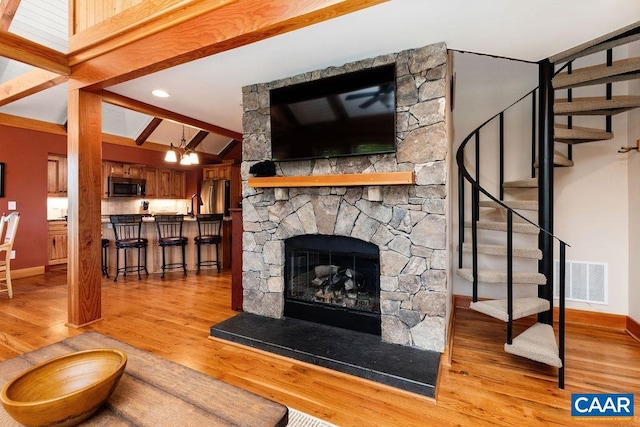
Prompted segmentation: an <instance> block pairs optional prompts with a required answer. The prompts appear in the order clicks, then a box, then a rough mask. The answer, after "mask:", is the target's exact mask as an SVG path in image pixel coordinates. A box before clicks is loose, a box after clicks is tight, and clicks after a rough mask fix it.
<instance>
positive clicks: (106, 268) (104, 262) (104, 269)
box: [102, 239, 109, 279]
mask: <svg viewBox="0 0 640 427" xmlns="http://www.w3.org/2000/svg"><path fill="white" fill-rule="evenodd" d="M108 247H109V239H102V275H103V276H105V277H106V278H107V279H108V278H109V262H108V259H107V248H108Z"/></svg>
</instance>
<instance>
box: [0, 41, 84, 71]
mask: <svg viewBox="0 0 640 427" xmlns="http://www.w3.org/2000/svg"><path fill="white" fill-rule="evenodd" d="M0 56H4V57H5V58H8V59H13V60H15V61H19V62H23V63H25V64H28V65H32V66H34V67H37V68H42V69H43V70H47V71H51V72H53V73H57V74H62V75H65V76H68V75H69V74H71V68H70V67H69V60H68V59H67V56H66V55H65V54H64V53H61V52H58V51H57V50H54V49H51V48H48V47H46V46H42V45H40V44H38V43H34V42H32V41H31V40H28V39H25V38H24V37H20V36H17V35H15V34H12V33H9V32H6V31H0Z"/></svg>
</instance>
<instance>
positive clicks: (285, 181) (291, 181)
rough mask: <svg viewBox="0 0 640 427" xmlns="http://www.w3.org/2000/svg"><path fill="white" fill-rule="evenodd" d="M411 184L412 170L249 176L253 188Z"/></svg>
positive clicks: (413, 177)
mask: <svg viewBox="0 0 640 427" xmlns="http://www.w3.org/2000/svg"><path fill="white" fill-rule="evenodd" d="M412 184H415V175H414V174H413V171H402V172H376V173H350V174H340V175H312V176H272V177H267V178H249V187H254V188H282V187H354V186H362V185H412Z"/></svg>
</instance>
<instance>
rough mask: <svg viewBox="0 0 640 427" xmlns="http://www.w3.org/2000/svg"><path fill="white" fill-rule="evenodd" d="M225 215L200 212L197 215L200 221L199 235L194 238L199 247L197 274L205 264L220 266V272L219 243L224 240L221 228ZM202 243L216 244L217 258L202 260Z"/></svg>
mask: <svg viewBox="0 0 640 427" xmlns="http://www.w3.org/2000/svg"><path fill="white" fill-rule="evenodd" d="M223 216H224V215H223V214H199V215H198V216H196V219H197V221H198V235H197V236H196V237H195V238H194V240H195V242H196V246H197V247H198V264H197V270H196V274H200V267H204V266H216V267H217V268H218V273H220V253H219V251H218V245H219V244H220V242H222V235H221V234H220V230H221V229H222V218H223ZM202 245H216V259H215V260H206V261H202V260H201V257H200V247H201V246H202Z"/></svg>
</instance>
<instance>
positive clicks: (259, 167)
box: [249, 160, 276, 177]
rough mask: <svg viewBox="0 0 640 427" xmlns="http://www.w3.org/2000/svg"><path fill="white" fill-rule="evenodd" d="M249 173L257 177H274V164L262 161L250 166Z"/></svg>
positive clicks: (269, 161)
mask: <svg viewBox="0 0 640 427" xmlns="http://www.w3.org/2000/svg"><path fill="white" fill-rule="evenodd" d="M249 173H250V174H253V175H254V176H258V177H268V176H276V164H275V163H274V162H272V161H271V160H264V161H262V162H258V163H256V164H254V165H252V166H251V167H250V168H249Z"/></svg>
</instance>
